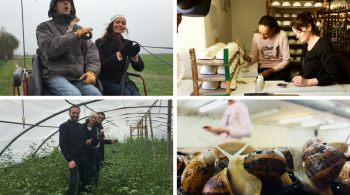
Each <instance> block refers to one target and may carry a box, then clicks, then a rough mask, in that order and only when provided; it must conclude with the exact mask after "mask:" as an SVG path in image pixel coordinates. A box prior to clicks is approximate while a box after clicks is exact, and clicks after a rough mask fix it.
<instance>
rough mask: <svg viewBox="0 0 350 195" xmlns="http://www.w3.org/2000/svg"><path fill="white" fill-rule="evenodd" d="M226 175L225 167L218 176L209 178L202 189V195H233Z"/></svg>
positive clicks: (226, 169)
mask: <svg viewBox="0 0 350 195" xmlns="http://www.w3.org/2000/svg"><path fill="white" fill-rule="evenodd" d="M227 173H228V168H227V167H226V168H224V169H223V170H222V171H221V172H220V173H219V174H217V175H215V176H213V177H212V178H210V179H209V180H208V182H207V183H206V184H205V186H204V188H203V192H202V195H220V194H225V195H233V193H232V190H231V185H230V182H229V180H228V176H227Z"/></svg>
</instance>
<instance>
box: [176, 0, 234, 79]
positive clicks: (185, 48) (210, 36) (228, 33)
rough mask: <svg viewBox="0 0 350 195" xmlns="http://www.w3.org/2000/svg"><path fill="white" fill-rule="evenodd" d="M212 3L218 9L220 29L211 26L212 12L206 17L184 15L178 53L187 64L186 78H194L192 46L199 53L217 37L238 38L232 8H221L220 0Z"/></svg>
mask: <svg viewBox="0 0 350 195" xmlns="http://www.w3.org/2000/svg"><path fill="white" fill-rule="evenodd" d="M211 4H212V6H215V7H216V10H217V18H218V20H217V22H218V23H217V24H218V29H212V28H211V24H210V14H211V13H210V12H209V14H208V15H207V16H206V17H187V16H183V17H182V22H181V24H180V26H179V29H178V30H179V32H178V34H177V53H178V54H179V55H180V56H181V58H182V60H183V62H184V64H185V74H184V77H183V78H184V79H192V73H191V61H190V57H189V49H190V48H195V50H196V53H197V52H199V51H200V50H203V49H206V48H208V47H210V46H211V45H213V44H214V43H215V39H216V38H219V41H221V42H224V43H227V42H231V41H233V40H236V39H232V20H231V10H230V9H229V10H228V11H225V10H221V4H220V1H219V0H212V2H211Z"/></svg>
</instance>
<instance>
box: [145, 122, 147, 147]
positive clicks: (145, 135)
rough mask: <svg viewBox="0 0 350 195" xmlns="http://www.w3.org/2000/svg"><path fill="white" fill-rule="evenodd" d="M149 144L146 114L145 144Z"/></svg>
mask: <svg viewBox="0 0 350 195" xmlns="http://www.w3.org/2000/svg"><path fill="white" fill-rule="evenodd" d="M146 144H147V118H146V116H145V146H146Z"/></svg>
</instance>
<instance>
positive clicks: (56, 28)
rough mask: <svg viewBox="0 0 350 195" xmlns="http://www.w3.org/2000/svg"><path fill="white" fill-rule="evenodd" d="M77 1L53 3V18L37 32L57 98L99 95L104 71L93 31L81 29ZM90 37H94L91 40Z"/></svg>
mask: <svg viewBox="0 0 350 195" xmlns="http://www.w3.org/2000/svg"><path fill="white" fill-rule="evenodd" d="M75 13H76V11H75V7H74V2H73V0H51V3H50V8H49V18H50V17H52V20H49V21H46V22H43V23H41V24H39V25H38V27H37V29H36V36H37V40H38V46H39V49H40V50H41V55H40V60H41V62H42V65H43V67H42V69H43V78H44V83H45V85H46V87H47V88H48V89H49V91H50V92H51V93H53V94H54V95H64V96H70V95H74V96H81V95H98V96H101V95H102V94H101V92H100V91H99V90H98V89H97V88H96V87H95V86H94V85H95V84H96V78H97V75H98V74H99V72H100V69H101V63H100V59H99V52H98V50H97V47H96V46H95V45H94V44H93V43H92V42H91V41H90V40H89V39H90V38H92V32H91V31H92V29H91V28H82V27H81V26H79V25H77V23H78V22H79V18H77V17H76V16H75ZM87 35H90V36H89V37H88V36H87Z"/></svg>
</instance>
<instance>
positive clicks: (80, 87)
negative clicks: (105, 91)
mask: <svg viewBox="0 0 350 195" xmlns="http://www.w3.org/2000/svg"><path fill="white" fill-rule="evenodd" d="M46 87H47V89H48V90H49V91H50V92H51V93H53V94H54V95H60V96H82V95H88V96H102V94H101V92H100V91H99V90H98V89H97V88H96V87H95V86H93V85H90V84H89V85H85V84H83V83H82V82H81V81H71V82H69V81H68V80H67V79H65V78H56V79H53V80H51V81H49V82H48V83H47V84H46Z"/></svg>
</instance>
